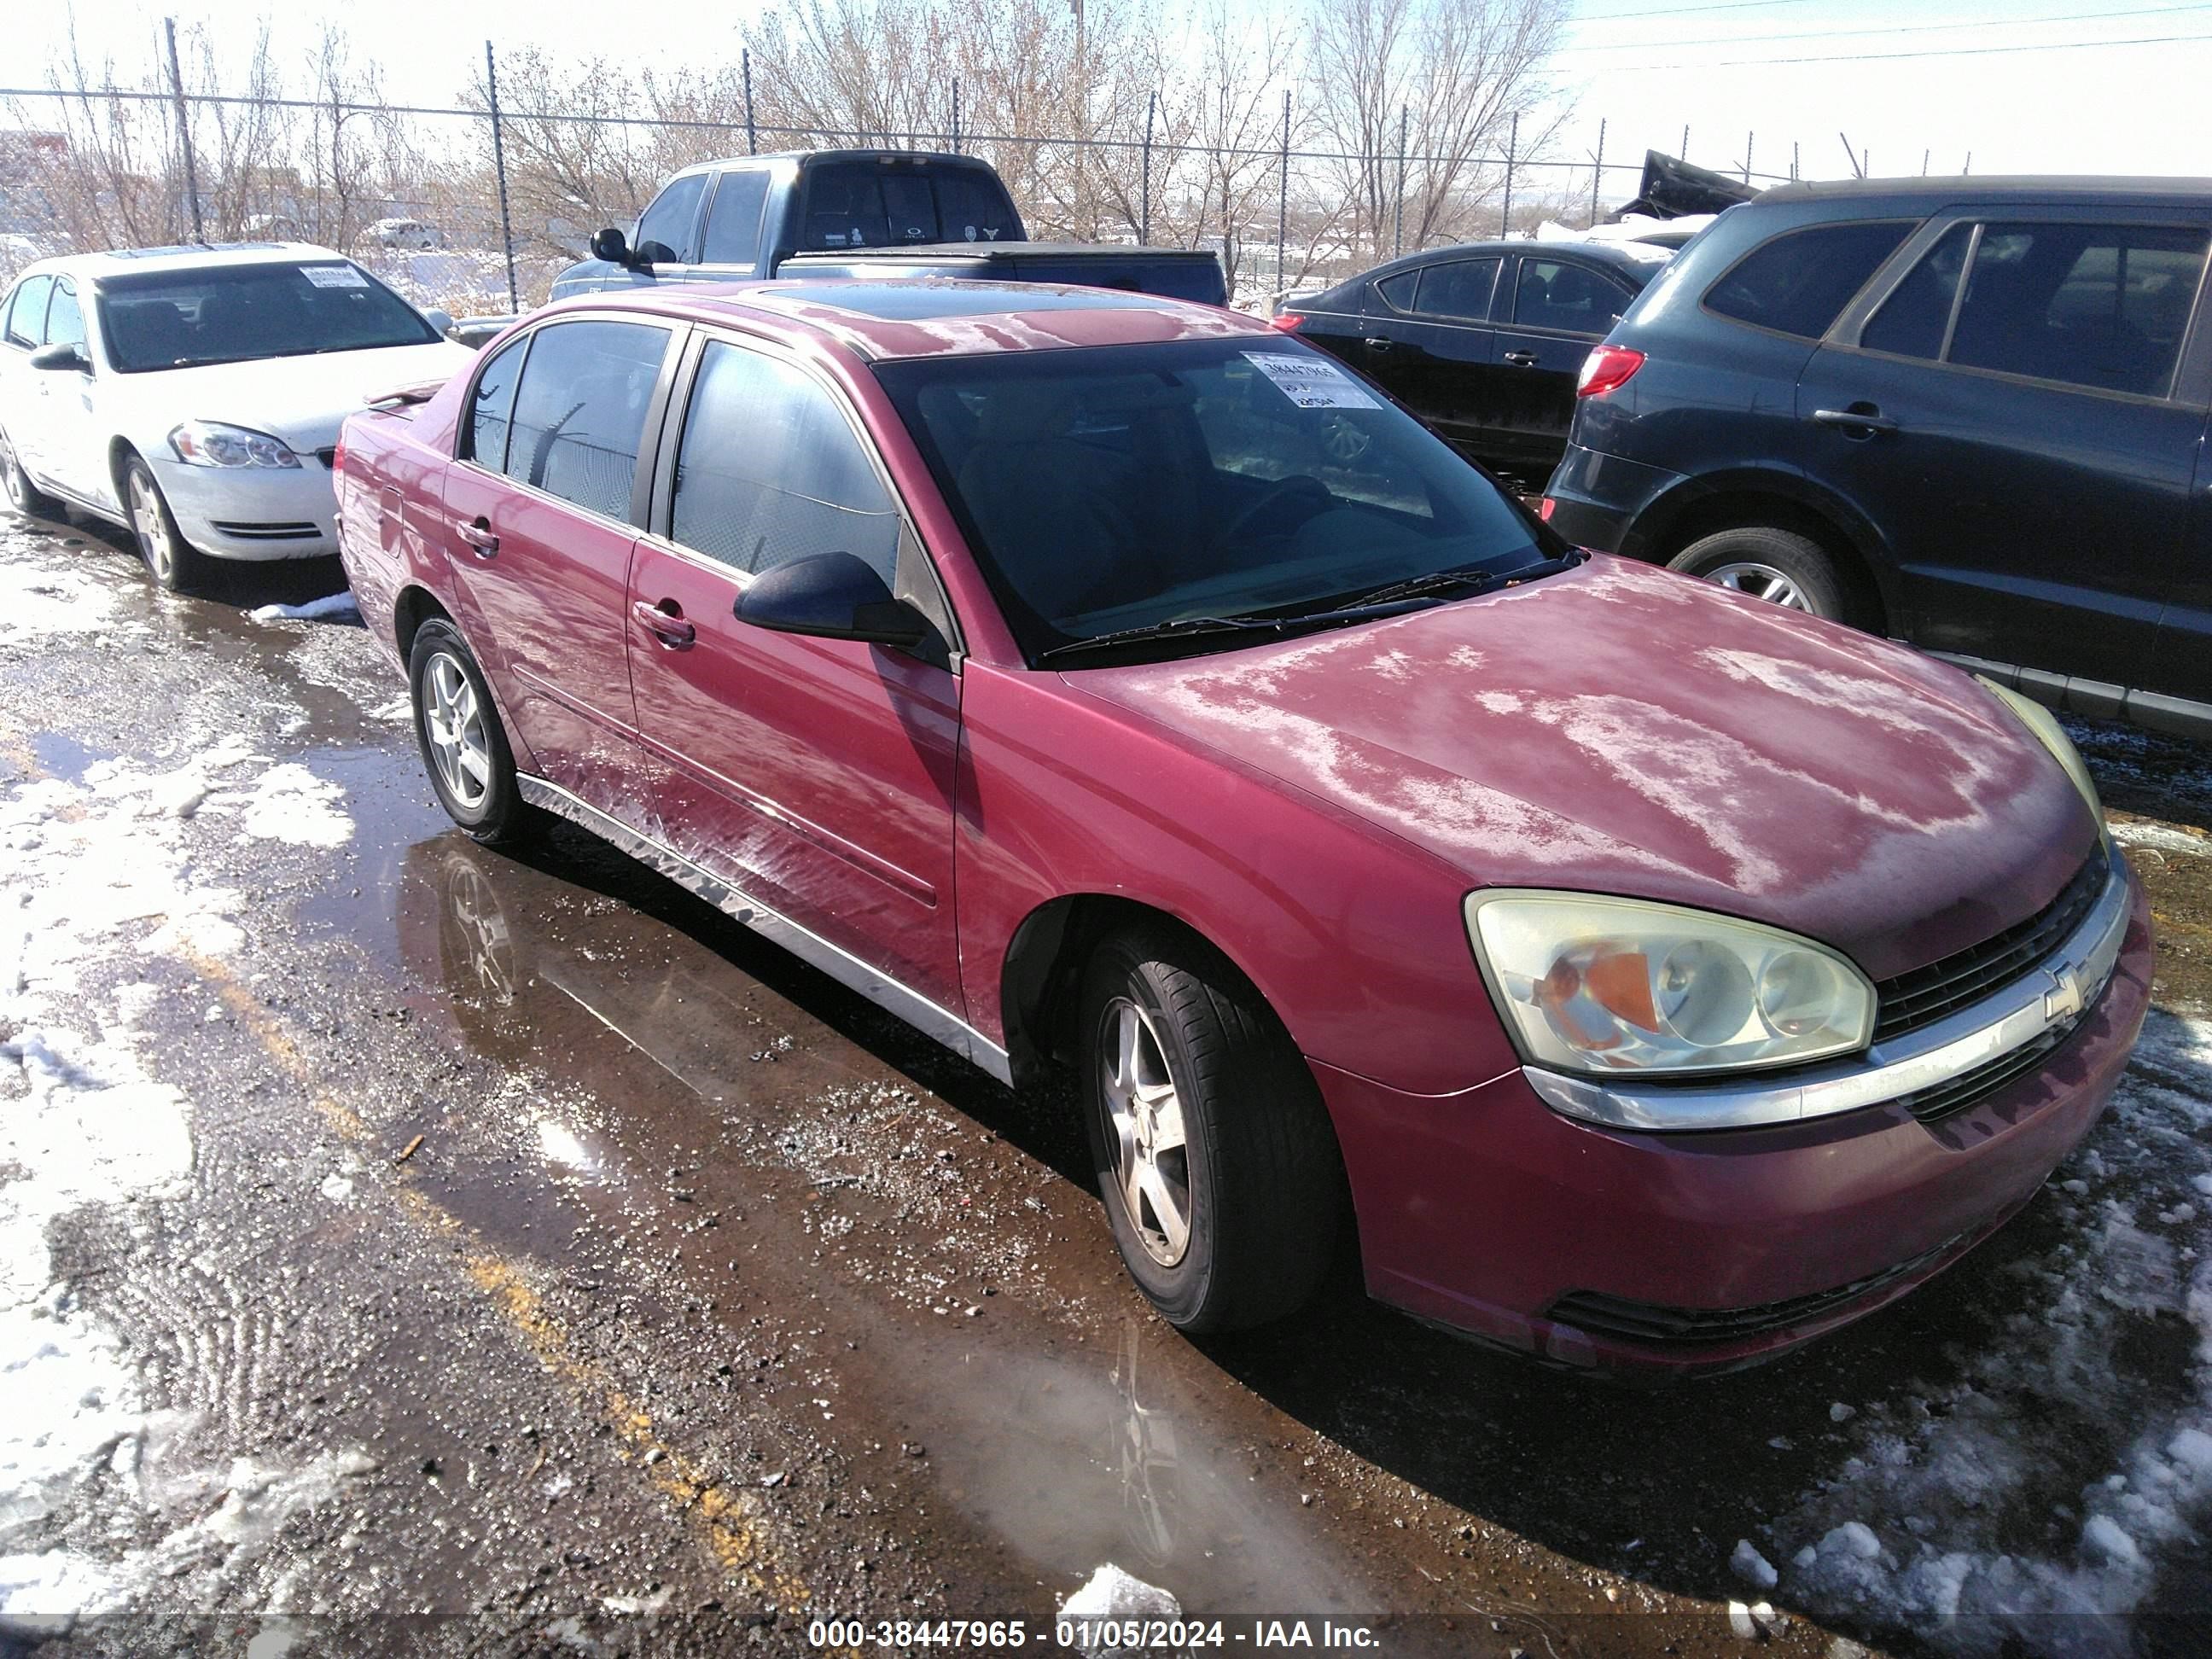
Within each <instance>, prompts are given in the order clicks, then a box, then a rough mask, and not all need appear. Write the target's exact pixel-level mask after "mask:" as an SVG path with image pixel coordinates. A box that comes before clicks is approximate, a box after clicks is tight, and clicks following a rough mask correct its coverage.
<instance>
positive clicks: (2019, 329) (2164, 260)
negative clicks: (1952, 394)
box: [1947, 224, 2208, 398]
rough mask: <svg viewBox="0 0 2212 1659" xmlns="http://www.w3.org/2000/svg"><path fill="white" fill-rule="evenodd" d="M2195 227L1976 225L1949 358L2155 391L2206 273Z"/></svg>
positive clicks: (2167, 379) (2146, 393)
mask: <svg viewBox="0 0 2212 1659" xmlns="http://www.w3.org/2000/svg"><path fill="white" fill-rule="evenodd" d="M2207 240H2208V239H2207V235H2206V233H2205V232H2204V231H2203V230H2201V229H2198V228H2193V227H2186V228H2185V227H2180V226H2163V225H2112V224H2101V225H2099V224H1990V225H1985V226H1984V227H1983V230H1982V238H1981V242H1980V244H1979V246H1978V247H1977V248H1976V249H1975V251H1974V259H1973V264H1972V268H1971V269H1970V270H1968V272H1967V274H1966V294H1965V295H1964V297H1963V298H1962V299H1961V300H1960V303H1959V320H1958V322H1957V323H1956V324H1955V325H1954V327H1953V330H1952V334H1951V349H1950V351H1949V353H1948V357H1947V361H1948V362H1954V363H1958V364H1960V365H1962V366H1964V367H1966V368H1987V369H1994V370H1996V371H1998V372H1999V373H2001V374H2022V375H2027V376H2031V377H2033V378H2034V379H2036V380H2061V381H2064V382H2066V383H2068V384H2069V385H2073V386H2093V387H2095V388H2097V389H2099V390H2100V391H2105V392H2130V393H2133V394H2135V395H2136V396H2138V397H2145V398H2162V397H2164V396H2166V392H2167V390H2168V388H2169V387H2171V386H2172V383H2173V369H2174V364H2175V362H2177V361H2178V360H2179V356H2180V355H2181V338H2182V335H2183V334H2184V333H2185V331H2186V330H2187V328H2188V326H2189V317H2190V313H2191V309H2192V308H2193V307H2194V306H2195V304H2196V301H2197V285H2198V282H2199V279H2200V278H2201V277H2202V276H2203V271H2204V255H2205V247H2206V243H2207Z"/></svg>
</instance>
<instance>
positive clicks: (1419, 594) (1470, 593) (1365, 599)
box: [1337, 554, 1582, 605]
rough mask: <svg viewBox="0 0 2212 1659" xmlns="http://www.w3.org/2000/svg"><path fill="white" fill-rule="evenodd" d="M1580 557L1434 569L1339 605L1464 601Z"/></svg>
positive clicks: (1558, 568)
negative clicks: (1452, 596) (1506, 566)
mask: <svg viewBox="0 0 2212 1659" xmlns="http://www.w3.org/2000/svg"><path fill="white" fill-rule="evenodd" d="M1581 562H1582V560H1581V558H1580V556H1577V555H1573V554H1569V555H1565V556H1562V557H1559V558H1556V559H1539V560H1537V561H1536V562H1534V564H1524V565H1522V567H1521V568H1519V569H1517V570H1469V569H1466V568H1461V569H1457V570H1432V571H1431V572H1430V573H1429V574H1427V575H1425V576H1411V577H1408V578H1407V580H1404V581H1401V582H1390V583H1388V584H1386V585H1384V586H1381V587H1376V588H1370V589H1369V590H1368V591H1367V592H1364V593H1347V594H1346V595H1344V596H1343V598H1342V599H1340V600H1338V601H1337V603H1338V604H1350V605H1381V604H1383V603H1384V602H1386V601H1388V600H1391V599H1420V598H1425V597H1427V596H1429V595H1431V594H1439V593H1449V592H1455V591H1456V592H1461V596H1462V598H1465V599H1473V598H1474V596H1475V595H1476V594H1478V593H1487V592H1490V590H1491V589H1492V588H1493V587H1502V586H1511V585H1512V584H1514V583H1516V582H1525V581H1529V580H1534V578H1536V577H1538V576H1549V575H1553V574H1556V573H1557V572H1559V571H1562V570H1566V569H1570V568H1572V567H1574V566H1576V565H1577V564H1580V563H1581Z"/></svg>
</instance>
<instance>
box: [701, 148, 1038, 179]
mask: <svg viewBox="0 0 2212 1659" xmlns="http://www.w3.org/2000/svg"><path fill="white" fill-rule="evenodd" d="M781 161H795V162H797V163H798V164H799V166H801V167H820V166H821V165H822V164H823V163H824V162H826V161H873V162H878V163H879V164H881V165H883V166H885V167H981V168H982V169H984V170H985V171H986V172H989V171H990V170H991V164H990V163H989V162H988V161H985V160H984V159H983V158H982V157H981V156H980V155H956V154H951V153H949V152H946V151H944V150H933V149H768V150H763V151H761V152H760V153H759V154H758V155H722V156H717V157H716V158H715V159H714V160H713V161H694V162H692V163H691V165H690V166H689V167H680V168H678V170H677V171H676V172H674V173H670V174H669V175H668V176H669V177H670V178H671V179H680V178H683V177H684V175H685V174H686V173H718V172H721V171H724V170H726V169H727V168H730V167H766V166H768V165H769V164H770V163H773V162H781ZM994 176H995V175H994Z"/></svg>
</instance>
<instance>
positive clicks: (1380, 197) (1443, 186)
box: [1307, 0, 1567, 257]
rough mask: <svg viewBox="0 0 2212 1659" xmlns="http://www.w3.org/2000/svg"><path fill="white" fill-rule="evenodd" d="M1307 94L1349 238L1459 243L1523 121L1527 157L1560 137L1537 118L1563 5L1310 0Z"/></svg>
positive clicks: (1558, 1)
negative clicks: (1342, 200)
mask: <svg viewBox="0 0 2212 1659" xmlns="http://www.w3.org/2000/svg"><path fill="white" fill-rule="evenodd" d="M1308 18H1309V24H1310V27H1309V42H1310V44H1309V46H1308V54H1307V87H1308V95H1309V97H1310V99H1311V100H1312V101H1313V104H1314V106H1315V109H1316V116H1317V125H1318V126H1319V129H1320V131H1321V132H1322V134H1323V135H1324V136H1325V137H1326V139H1327V141H1328V143H1329V144H1330V145H1331V146H1332V147H1333V148H1334V149H1336V150H1338V151H1340V152H1342V153H1344V155H1345V158H1346V159H1345V160H1343V161H1341V162H1340V164H1339V165H1338V167H1337V168H1336V173H1337V176H1338V180H1339V182H1340V185H1341V186H1342V188H1343V189H1344V191H1345V192H1346V196H1347V197H1349V198H1350V200H1351V202H1352V205H1353V209H1354V214H1355V223H1354V226H1353V240H1354V241H1355V243H1356V244H1357V245H1358V246H1360V247H1361V248H1363V249H1364V251H1366V252H1370V253H1371V254H1373V255H1376V257H1382V256H1385V255H1387V254H1389V252H1392V251H1393V250H1394V248H1395V246H1398V245H1399V242H1400V240H1401V233H1400V229H1399V223H1398V220H1399V202H1400V191H1401V186H1400V167H1401V162H1400V159H1399V158H1400V155H1401V133H1402V134H1403V145H1404V149H1403V152H1402V153H1403V154H1404V155H1406V157H1407V159H1406V161H1404V163H1403V167H1404V185H1403V195H1404V226H1403V231H1402V241H1403V246H1406V247H1407V248H1418V247H1424V246H1428V245H1430V244H1431V243H1432V242H1437V241H1447V240H1456V239H1461V238H1464V237H1466V236H1468V234H1472V232H1473V231H1474V228H1475V213H1476V210H1478V209H1480V207H1481V205H1482V204H1484V203H1485V202H1486V201H1487V200H1488V198H1489V197H1490V196H1491V194H1492V191H1494V189H1495V187H1496V179H1495V176H1494V175H1492V173H1490V172H1489V171H1488V170H1487V169H1486V168H1485V167H1483V166H1482V165H1481V161H1480V158H1482V157H1483V156H1484V155H1495V154H1499V153H1502V152H1503V151H1504V147H1505V145H1504V140H1505V133H1506V129H1507V127H1508V125H1510V122H1511V120H1512V118H1513V117H1514V116H1515V115H1516V113H1517V114H1520V115H1522V117H1523V120H1522V154H1524V155H1534V154H1537V153H1539V152H1540V151H1541V149H1542V148H1543V147H1544V145H1545V144H1546V143H1547V142H1548V141H1549V139H1550V137H1551V130H1550V129H1549V128H1540V127H1539V126H1538V125H1536V122H1535V120H1534V115H1535V112H1536V111H1537V109H1538V108H1539V107H1540V106H1541V104H1542V103H1543V101H1544V100H1545V97H1546V94H1547V92H1548V90H1549V88H1547V86H1546V85H1545V83H1544V80H1543V75H1544V70H1545V66H1546V64H1547V63H1548V62H1549V60H1550V58H1552V56H1553V53H1554V52H1556V51H1557V50H1558V46H1559V34H1560V32H1561V30H1562V29H1563V28H1564V27H1565V22H1566V18H1567V5H1566V0H1315V3H1314V5H1313V7H1312V9H1311V10H1310V12H1309V14H1308Z"/></svg>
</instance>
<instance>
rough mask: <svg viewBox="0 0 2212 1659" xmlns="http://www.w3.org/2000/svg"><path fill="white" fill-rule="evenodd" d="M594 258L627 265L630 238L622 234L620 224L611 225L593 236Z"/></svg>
mask: <svg viewBox="0 0 2212 1659" xmlns="http://www.w3.org/2000/svg"><path fill="white" fill-rule="evenodd" d="M592 258H594V259H604V260H605V261H606V262H607V263H608V264H611V265H626V264H629V259H630V255H629V238H628V237H626V236H624V235H623V234H622V229H621V228H620V227H619V226H617V225H609V226H608V227H607V228H605V230H602V231H599V232H597V233H595V234H593V236H592Z"/></svg>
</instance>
